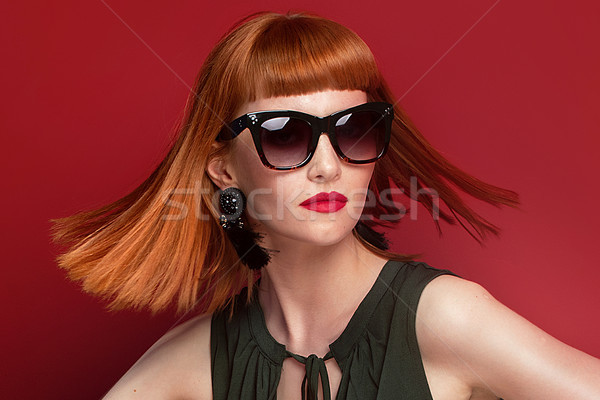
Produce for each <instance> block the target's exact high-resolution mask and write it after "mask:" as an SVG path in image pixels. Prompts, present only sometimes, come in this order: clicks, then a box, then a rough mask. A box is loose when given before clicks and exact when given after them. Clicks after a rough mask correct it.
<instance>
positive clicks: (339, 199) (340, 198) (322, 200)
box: [300, 192, 348, 213]
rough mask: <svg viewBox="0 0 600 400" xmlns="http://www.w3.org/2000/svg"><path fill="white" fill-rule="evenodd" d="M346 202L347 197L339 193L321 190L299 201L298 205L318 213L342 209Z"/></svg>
mask: <svg viewBox="0 0 600 400" xmlns="http://www.w3.org/2000/svg"><path fill="white" fill-rule="evenodd" d="M347 202H348V198H347V197H346V196H344V195H343V194H341V193H338V192H331V193H325V192H321V193H318V194H316V195H314V196H313V197H311V198H309V199H306V200H304V201H303V202H302V203H300V206H302V207H304V208H306V209H309V210H312V211H316V212H320V213H331V212H336V211H339V210H340V209H342V208H343V207H344V206H345V205H346V203H347Z"/></svg>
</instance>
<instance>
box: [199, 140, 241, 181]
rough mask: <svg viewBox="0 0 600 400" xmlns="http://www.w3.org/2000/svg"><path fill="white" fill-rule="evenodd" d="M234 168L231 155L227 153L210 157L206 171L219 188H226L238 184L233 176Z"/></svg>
mask: <svg viewBox="0 0 600 400" xmlns="http://www.w3.org/2000/svg"><path fill="white" fill-rule="evenodd" d="M213 146H214V145H213ZM232 169H233V168H232V166H231V163H230V161H229V157H227V156H226V155H225V156H220V155H219V156H214V157H211V158H210V160H209V161H208V165H207V167H206V173H207V174H208V176H209V178H210V180H211V181H213V183H214V184H215V185H217V186H218V187H219V189H225V188H228V187H231V186H236V180H235V179H234V177H233V174H232Z"/></svg>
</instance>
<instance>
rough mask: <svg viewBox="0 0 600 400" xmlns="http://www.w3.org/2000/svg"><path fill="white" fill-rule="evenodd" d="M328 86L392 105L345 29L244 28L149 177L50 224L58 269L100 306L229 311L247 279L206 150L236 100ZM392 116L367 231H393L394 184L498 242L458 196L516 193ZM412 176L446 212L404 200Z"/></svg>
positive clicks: (213, 56)
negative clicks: (455, 161)
mask: <svg viewBox="0 0 600 400" xmlns="http://www.w3.org/2000/svg"><path fill="white" fill-rule="evenodd" d="M327 89H332V90H362V91H364V92H366V93H367V97H368V101H385V102H389V103H392V104H394V103H395V101H394V96H393V95H392V93H391V91H390V89H389V88H388V86H387V84H386V83H385V81H384V79H383V78H382V76H381V74H380V72H379V69H378V68H377V65H376V63H375V59H374V57H373V54H372V53H371V51H370V50H369V48H368V46H367V45H366V44H365V43H364V42H363V41H362V40H361V39H360V38H359V37H358V35H357V34H356V33H354V32H353V31H351V30H350V29H348V28H346V27H344V26H342V25H340V24H338V23H336V22H333V21H331V20H328V19H325V18H322V17H319V16H316V15H312V14H308V13H295V14H290V13H288V14H284V15H282V14H276V13H268V12H260V13H255V14H252V15H250V16H248V17H246V18H244V19H242V20H241V21H239V22H238V23H237V24H235V25H234V26H233V27H232V28H231V29H230V31H229V32H228V33H227V34H226V35H225V36H223V38H222V39H221V40H220V41H219V42H218V43H217V45H216V46H215V47H214V48H213V50H212V51H211V52H210V54H209V55H208V57H207V58H206V60H205V62H204V64H203V65H202V67H201V69H200V72H199V74H198V76H197V78H196V81H195V84H194V88H193V91H192V92H191V93H190V95H189V99H188V102H187V105H186V111H185V116H184V119H183V121H182V124H181V125H180V127H179V128H178V135H177V137H176V139H175V141H174V143H173V146H172V147H171V149H170V150H169V152H168V153H167V155H166V156H165V158H164V159H163V160H162V162H161V163H160V164H159V165H158V167H157V168H156V169H155V170H154V172H153V173H152V174H151V175H150V176H149V177H148V178H147V179H146V180H145V181H144V182H143V183H142V184H141V185H139V187H137V188H136V189H135V190H133V191H132V192H131V193H129V194H128V195H126V196H125V197H123V198H121V199H119V200H117V201H115V202H113V203H111V204H108V205H106V206H103V207H101V208H98V209H95V210H91V211H83V212H79V213H77V214H75V215H72V216H68V217H65V218H58V219H53V220H51V222H52V223H53V226H52V230H51V235H52V239H53V240H54V241H55V242H56V243H59V244H62V245H65V246H67V249H66V250H65V252H64V253H62V254H60V255H58V257H57V263H58V265H59V266H60V267H61V268H64V269H65V270H66V271H67V272H68V276H69V277H70V278H71V279H73V280H75V281H79V282H81V284H82V287H83V289H84V290H85V291H86V292H89V293H93V294H96V295H99V296H101V297H102V298H104V299H106V300H108V302H109V304H108V307H109V308H110V309H123V308H134V309H142V308H148V309H150V310H151V311H152V312H157V311H160V310H164V309H165V308H167V307H169V306H175V307H176V310H177V312H179V313H182V312H186V311H189V310H191V309H197V310H198V311H199V312H202V313H210V312H214V311H216V310H218V309H222V308H223V307H225V306H226V305H228V304H230V303H231V302H232V300H233V297H234V296H235V295H236V294H237V293H238V292H239V291H240V290H241V288H243V287H244V286H248V287H249V288H250V289H252V286H253V285H252V283H253V282H254V281H255V280H256V278H257V274H256V272H254V271H251V270H250V269H249V268H247V267H246V266H245V265H243V264H242V263H241V262H240V261H239V257H238V256H237V254H236V252H235V251H234V249H233V246H232V244H231V242H229V240H228V239H227V236H226V235H225V234H224V232H223V229H222V228H221V226H220V225H219V222H218V214H219V213H218V210H217V209H216V208H215V206H214V197H215V193H216V191H217V190H218V188H217V187H216V185H215V184H214V183H213V182H212V181H211V179H210V178H209V176H208V174H207V172H206V168H207V165H208V162H209V160H211V159H212V158H213V157H224V156H226V155H227V154H228V152H229V150H230V146H231V142H230V141H225V142H216V141H215V139H216V137H217V134H218V132H219V131H220V130H221V128H222V127H223V123H224V122H229V121H230V120H231V119H232V118H233V117H234V113H235V112H236V110H238V109H239V108H240V107H241V106H242V105H243V104H244V103H246V102H249V101H253V100H255V99H257V98H268V97H272V96H288V95H300V94H306V93H311V92H316V91H322V90H327ZM394 107H395V110H394V111H395V116H394V121H393V124H392V136H391V140H390V146H389V149H388V152H387V154H386V155H385V157H383V158H382V159H381V160H379V161H378V162H377V163H376V165H375V170H374V174H373V178H372V180H371V183H370V189H371V190H372V191H373V193H375V194H376V196H375V197H376V201H375V204H374V206H372V207H365V210H364V211H363V214H365V215H366V214H368V215H369V216H370V219H368V220H366V221H365V223H366V224H368V225H369V226H371V227H377V226H393V224H394V221H389V220H388V219H386V218H385V216H387V215H397V214H398V213H399V211H400V210H399V209H398V208H397V207H396V206H394V205H393V204H391V203H390V204H388V202H382V201H381V199H380V195H382V194H383V193H385V192H386V191H389V190H390V188H391V187H392V184H393V185H396V186H397V188H399V189H402V190H403V191H404V192H405V193H410V196H411V198H413V199H414V200H416V201H417V202H419V203H420V204H422V205H423V206H424V207H425V208H426V209H427V210H428V212H429V213H430V214H432V215H433V213H434V212H439V217H440V218H441V219H442V220H444V221H446V222H447V223H450V224H455V223H456V220H458V221H459V222H460V224H461V225H462V226H463V227H464V228H465V229H466V230H467V232H469V234H470V235H471V236H472V237H473V238H475V239H476V240H478V241H480V240H481V239H484V238H485V236H486V234H487V233H492V234H495V235H498V233H499V228H498V227H497V226H495V225H494V224H492V223H490V222H489V221H487V220H486V219H484V218H483V217H482V216H480V215H479V214H477V213H476V212H475V211H473V210H472V209H471V208H469V207H468V206H467V205H466V204H465V202H464V201H463V200H462V199H461V198H460V197H459V195H458V193H457V189H459V190H461V191H462V192H464V193H466V194H468V195H470V196H473V197H474V198H476V199H479V200H481V201H483V202H486V203H489V204H492V205H494V206H497V207H499V206H500V205H507V206H511V207H516V206H517V205H518V204H519V201H518V195H517V193H515V192H513V191H511V190H507V189H502V188H499V187H496V186H493V185H490V184H487V183H485V182H482V181H480V180H478V179H476V178H474V177H473V176H471V175H469V174H467V173H465V172H463V171H462V170H460V169H459V168H457V167H456V166H454V165H452V164H451V163H450V162H448V161H447V160H446V159H445V158H444V157H443V156H442V155H441V154H440V153H439V152H438V151H436V150H435V149H434V148H433V147H432V146H431V145H430V144H429V142H428V141H427V140H426V139H425V138H424V137H423V136H422V135H421V133H419V131H418V130H417V129H416V127H415V126H414V125H413V124H412V123H411V121H410V120H409V119H408V117H407V116H406V114H405V113H404V112H403V111H402V110H401V109H400V107H399V106H397V105H395V106H394ZM411 177H412V179H413V181H412V182H411ZM415 179H416V188H417V189H422V188H430V189H434V190H435V191H436V192H437V193H438V197H439V199H440V200H441V201H442V202H443V203H444V204H445V206H446V207H447V209H448V210H449V212H450V213H451V214H452V215H450V214H449V213H447V212H445V211H443V210H438V209H437V208H436V204H434V202H433V201H432V199H431V198H430V197H429V196H418V193H420V191H419V190H418V191H417V193H414V192H415V190H414V186H413V188H412V189H413V190H409V189H410V188H411V183H412V184H413V185H414V180H415ZM451 185H453V186H454V188H453V187H451ZM190 194H191V195H190ZM174 198H176V199H177V201H175V200H174ZM174 210H179V211H180V212H179V213H178V214H173V211H174ZM457 214H458V215H457ZM453 216H454V217H453ZM458 216H460V217H462V218H463V219H464V220H465V221H466V223H467V224H468V225H469V226H470V227H471V228H472V230H473V231H474V232H472V231H471V230H470V229H468V228H467V226H465V224H464V223H463V222H461V221H460V219H459V218H458ZM434 220H435V224H436V227H437V229H438V231H439V232H440V234H441V228H440V225H439V221H438V219H437V218H434ZM396 222H397V220H396ZM353 234H354V235H355V237H356V238H357V239H358V240H359V241H360V242H361V243H362V244H363V245H364V246H365V247H367V248H368V249H369V250H371V251H372V252H374V253H376V254H379V255H381V256H384V257H386V258H391V259H396V260H403V261H408V260H412V259H414V258H415V257H417V256H419V255H415V254H398V253H393V252H389V251H385V250H382V249H380V248H378V247H376V246H374V245H373V244H372V243H371V242H372V241H369V240H368V239H365V238H364V237H363V236H364V235H363V236H361V234H360V233H358V232H357V230H356V229H355V230H354V231H353ZM250 295H251V290H249V293H248V296H249V297H250Z"/></svg>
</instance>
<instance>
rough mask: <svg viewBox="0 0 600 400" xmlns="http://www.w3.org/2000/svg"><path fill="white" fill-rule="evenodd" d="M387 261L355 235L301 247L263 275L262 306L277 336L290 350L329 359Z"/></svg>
mask: <svg viewBox="0 0 600 400" xmlns="http://www.w3.org/2000/svg"><path fill="white" fill-rule="evenodd" d="M386 261H387V260H385V259H382V258H380V257H379V256H376V255H374V254H373V253H371V252H369V251H368V250H367V249H365V248H364V247H363V246H362V245H361V244H360V243H359V242H358V241H357V240H356V238H355V237H354V236H353V235H348V236H347V237H346V238H345V239H343V240H342V241H341V242H339V243H337V244H335V245H332V246H325V247H323V246H321V247H318V246H311V248H305V247H303V246H301V245H298V243H296V244H295V245H294V246H291V247H290V248H289V249H286V250H285V251H280V252H279V253H277V254H276V255H274V256H273V257H272V260H271V262H270V263H269V265H268V266H267V267H266V268H264V269H263V270H262V278H261V284H260V289H259V301H260V303H261V307H262V309H263V312H264V314H265V322H266V324H267V328H268V329H269V332H270V333H271V335H272V336H273V337H274V338H275V340H277V341H278V342H280V343H283V344H285V345H286V347H287V348H288V350H290V351H292V352H295V353H298V354H302V355H309V354H312V353H314V354H317V355H318V356H321V357H322V356H323V355H325V354H326V353H327V351H328V350H329V348H328V346H329V344H331V343H332V342H333V341H334V340H335V339H337V337H338V336H339V335H340V334H341V333H342V332H343V330H344V328H345V327H346V325H347V324H348V321H349V320H350V318H351V317H352V315H353V314H354V312H355V311H356V308H357V307H358V305H359V304H360V302H361V301H362V299H363V298H364V297H365V295H366V294H367V293H368V292H369V290H370V289H371V287H372V286H373V284H374V283H375V280H376V279H377V276H378V274H379V272H380V271H381V268H382V267H383V265H384V264H385V262H386Z"/></svg>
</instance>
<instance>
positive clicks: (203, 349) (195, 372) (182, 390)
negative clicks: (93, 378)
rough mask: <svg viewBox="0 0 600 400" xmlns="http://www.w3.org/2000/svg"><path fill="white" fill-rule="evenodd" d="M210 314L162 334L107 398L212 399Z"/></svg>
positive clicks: (195, 318)
mask: <svg viewBox="0 0 600 400" xmlns="http://www.w3.org/2000/svg"><path fill="white" fill-rule="evenodd" d="M210 324H211V316H210V315H201V316H197V317H194V318H192V319H190V320H189V321H186V322H184V323H183V324H181V325H178V326H176V327H175V328H173V329H171V330H170V331H169V332H167V333H166V334H165V335H164V336H163V337H161V338H160V339H159V340H158V341H157V342H156V343H155V344H154V345H153V346H152V347H151V348H150V349H149V350H148V351H147V352H146V353H145V354H144V355H143V356H142V357H141V358H140V359H139V360H138V361H137V362H136V363H135V364H134V365H133V366H132V367H131V368H130V369H129V371H127V373H126V374H125V375H124V376H123V377H122V378H121V379H120V380H119V381H118V382H117V384H116V385H115V386H114V387H113V388H112V389H111V390H110V391H109V392H108V393H107V394H106V396H105V397H104V399H111V400H112V399H150V400H151V399H174V398H177V399H192V398H193V399H211V398H212V385H211V360H210Z"/></svg>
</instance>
